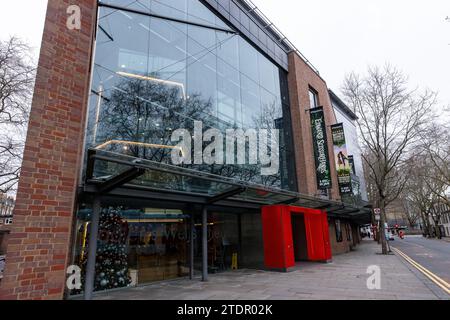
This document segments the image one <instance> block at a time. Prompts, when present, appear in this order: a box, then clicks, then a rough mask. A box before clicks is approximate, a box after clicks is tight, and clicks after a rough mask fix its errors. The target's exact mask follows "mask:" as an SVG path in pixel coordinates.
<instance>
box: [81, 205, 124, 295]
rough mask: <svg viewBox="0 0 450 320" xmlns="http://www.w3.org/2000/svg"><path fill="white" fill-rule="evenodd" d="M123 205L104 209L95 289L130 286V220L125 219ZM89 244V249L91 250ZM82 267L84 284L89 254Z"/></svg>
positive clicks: (83, 259) (84, 258)
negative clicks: (122, 210)
mask: <svg viewBox="0 0 450 320" xmlns="http://www.w3.org/2000/svg"><path fill="white" fill-rule="evenodd" d="M120 210H121V208H112V207H110V208H103V209H102V212H101V216H100V221H99V231H98V240H97V254H96V262H95V274H96V276H95V279H94V291H100V290H108V289H115V288H121V287H126V286H129V285H130V283H131V277H130V276H129V273H128V254H127V238H128V232H129V228H128V223H127V222H126V221H125V220H124V219H122V217H121V214H120ZM88 248H89V244H88V245H87V248H86V250H88ZM80 265H81V266H82V278H81V279H82V283H83V286H84V279H85V270H86V265H87V254H84V255H83V257H82V259H81V261H80Z"/></svg>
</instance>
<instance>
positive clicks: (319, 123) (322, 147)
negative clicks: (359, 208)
mask: <svg viewBox="0 0 450 320" xmlns="http://www.w3.org/2000/svg"><path fill="white" fill-rule="evenodd" d="M310 115H311V129H312V138H313V149H314V160H315V164H316V177H317V188H318V189H320V190H325V189H330V188H331V173H330V159H329V157H328V146H327V133H326V126H325V117H324V113H323V108H322V107H318V108H314V109H310Z"/></svg>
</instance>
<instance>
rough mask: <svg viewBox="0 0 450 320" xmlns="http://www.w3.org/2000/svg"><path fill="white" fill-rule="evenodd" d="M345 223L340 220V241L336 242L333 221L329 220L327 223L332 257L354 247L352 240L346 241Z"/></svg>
mask: <svg viewBox="0 0 450 320" xmlns="http://www.w3.org/2000/svg"><path fill="white" fill-rule="evenodd" d="M347 223H348V222H347V221H344V220H341V231H342V241H341V242H338V241H337V239H336V225H335V219H330V220H329V222H328V227H329V231H330V244H331V252H332V254H333V255H336V254H341V253H346V252H349V251H350V250H351V248H352V247H353V246H354V244H353V241H352V240H347V228H346V227H345V225H346V224H347Z"/></svg>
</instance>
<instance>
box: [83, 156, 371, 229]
mask: <svg viewBox="0 0 450 320" xmlns="http://www.w3.org/2000/svg"><path fill="white" fill-rule="evenodd" d="M82 193H83V195H90V194H92V195H96V196H101V197H103V198H108V197H110V198H111V197H119V198H121V197H127V198H128V197H133V198H139V199H147V200H150V199H151V200H154V201H170V202H177V203H180V202H181V203H183V202H184V203H193V204H199V205H202V206H205V205H218V206H227V207H240V208H248V209H260V208H261V206H264V205H275V204H289V205H293V206H299V207H306V208H313V209H321V210H325V211H326V212H327V213H328V215H329V216H331V217H339V218H347V219H350V220H354V221H355V222H356V221H358V222H362V223H367V222H369V221H370V208H367V206H366V207H364V206H355V205H349V204H345V203H343V202H338V201H332V200H328V199H323V198H317V197H313V196H309V195H304V194H300V193H298V192H293V191H288V190H282V189H277V188H272V187H267V186H263V185H258V184H252V183H248V182H243V181H238V180H235V179H232V178H229V177H224V176H219V175H214V174H210V173H206V172H201V171H197V170H192V169H188V168H183V167H179V166H174V165H170V164H165V163H161V162H156V161H151V160H145V159H141V158H135V157H131V156H127V155H123V154H118V153H114V152H109V151H103V150H97V149H90V150H89V151H88V162H87V169H86V177H85V184H84V186H83V187H82Z"/></svg>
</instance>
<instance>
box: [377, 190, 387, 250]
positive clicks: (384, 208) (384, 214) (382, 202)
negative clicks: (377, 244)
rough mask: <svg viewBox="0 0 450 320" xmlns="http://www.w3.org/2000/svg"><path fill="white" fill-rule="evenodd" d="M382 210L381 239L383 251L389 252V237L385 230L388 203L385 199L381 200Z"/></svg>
mask: <svg viewBox="0 0 450 320" xmlns="http://www.w3.org/2000/svg"><path fill="white" fill-rule="evenodd" d="M380 210H381V214H380V228H379V229H380V235H379V237H380V239H381V253H382V254H388V249H387V239H386V232H385V227H384V224H385V221H386V212H385V211H386V204H385V201H384V199H381V200H380Z"/></svg>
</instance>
